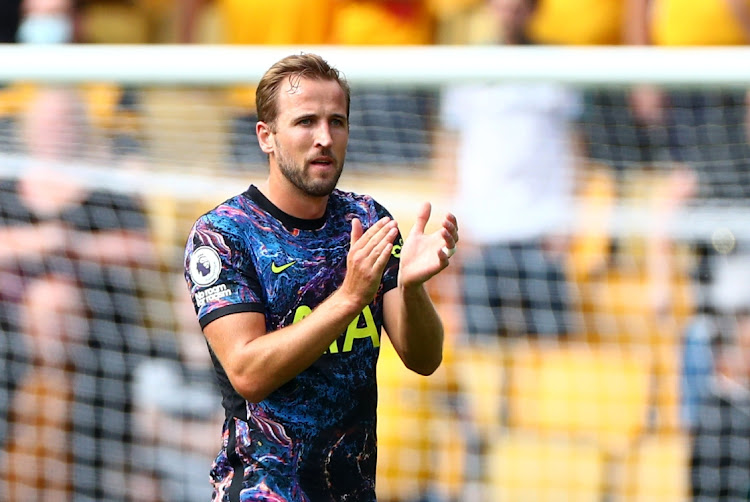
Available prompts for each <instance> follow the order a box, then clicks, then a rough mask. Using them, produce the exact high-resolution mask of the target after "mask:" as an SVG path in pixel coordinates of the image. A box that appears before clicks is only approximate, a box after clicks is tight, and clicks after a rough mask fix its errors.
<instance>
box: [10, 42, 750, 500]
mask: <svg viewBox="0 0 750 502" xmlns="http://www.w3.org/2000/svg"><path fill="white" fill-rule="evenodd" d="M309 50H311V51H314V52H320V53H321V54H322V55H323V56H324V57H325V58H326V59H327V60H328V61H329V62H330V63H332V64H333V65H334V66H336V67H338V68H339V69H340V70H342V72H343V73H344V74H345V75H346V77H347V78H348V80H349V82H350V84H351V86H352V103H351V116H350V122H351V130H350V143H349V149H348V153H347V165H346V169H345V173H344V176H343V177H342V179H341V182H340V186H341V187H343V188H345V189H349V190H353V191H355V192H360V193H368V194H371V195H373V196H374V197H375V198H376V199H377V200H378V201H379V202H381V203H382V204H383V205H384V206H385V207H387V208H388V209H389V210H390V211H391V212H392V213H393V214H394V215H395V217H396V218H397V219H398V220H399V222H400V225H401V231H402V233H404V234H406V233H407V232H408V230H409V229H410V227H411V225H412V223H413V218H414V214H415V211H416V210H417V208H418V207H419V204H420V202H421V201H423V200H429V201H431V202H432V203H433V215H437V216H438V217H439V216H440V215H442V214H443V213H444V212H446V211H453V212H455V213H456V214H458V216H459V223H460V226H461V232H462V237H461V239H462V240H461V243H460V245H459V248H458V253H457V254H456V256H455V257H454V258H452V266H451V267H449V268H448V269H446V270H445V271H444V272H443V273H442V274H440V275H439V276H437V277H435V278H434V279H432V280H431V281H429V282H428V284H427V287H428V290H429V292H430V294H431V296H432V298H433V300H434V301H435V303H436V306H437V308H438V310H439V312H440V314H441V316H442V318H443V320H444V324H445V328H446V332H445V350H444V360H443V364H442V366H441V367H440V369H439V370H438V371H437V372H436V373H435V374H433V375H431V376H429V377H421V376H417V375H415V374H412V373H410V372H409V371H408V370H406V369H405V368H404V367H403V365H402V363H401V362H400V360H399V359H398V356H397V355H396V354H395V351H394V350H393V349H392V347H391V346H390V345H389V344H388V342H387V341H385V340H386V337H383V340H384V342H383V345H382V348H381V355H380V361H379V366H378V374H379V389H380V390H379V409H378V416H379V419H378V420H379V422H378V441H379V442H378V444H379V451H378V459H379V462H378V479H377V490H378V496H379V500H383V501H392V502H411V501H416V500H429V501H440V502H443V501H463V500H478V501H487V502H494V501H498V500H524V501H525V500H529V501H562V500H576V501H587V500H591V501H602V500H618V501H620V500H621V501H646V500H660V501H682V500H686V499H688V498H690V493H691V491H695V492H696V493H698V494H700V496H704V497H706V499H705V500H712V499H715V497H714V495H713V494H718V493H720V492H722V493H732V494H738V495H741V496H743V497H744V496H746V495H747V493H748V487H750V469H749V468H748V460H749V459H750V448H747V447H746V446H747V431H748V430H750V416H748V414H747V409H748V404H749V401H748V399H749V398H748V397H747V396H748V391H750V387H748V385H750V384H748V382H750V378H749V376H750V362H748V361H750V352H748V351H749V350H750V349H748V346H750V260H748V254H747V253H748V248H747V241H748V239H749V238H750V231H748V228H749V227H748V226H747V221H750V219H748V218H749V217H750V213H749V211H748V205H747V200H748V196H750V170H749V169H748V168H749V167H750V155H749V154H750V147H748V144H749V139H748V138H749V136H748V129H747V124H748V123H750V122H748V114H747V103H748V102H750V101H748V98H747V96H746V88H747V87H748V86H749V84H750V70H748V69H747V68H745V67H740V66H738V65H737V64H736V61H738V60H740V61H742V60H746V59H743V58H747V57H748V55H750V54H748V53H747V52H746V51H745V50H744V49H729V48H719V49H685V50H659V49H649V48H618V49H615V48H590V49H573V48H541V47H523V48H509V47H423V48H415V47H401V48H389V49H375V48H358V49H354V48H341V47H316V48H309ZM294 52H300V48H291V47H270V48H258V47H245V48H239V47H231V48H230V47H178V46H152V47H141V46H119V47H115V46H61V47H21V46H12V47H11V46H7V47H0V240H1V241H2V246H0V333H1V334H2V336H1V337H0V355H1V356H2V359H1V360H2V367H3V371H2V372H0V382H1V385H0V411H1V414H0V445H1V446H2V447H1V449H0V483H2V487H1V489H2V491H3V493H5V494H6V497H5V498H7V499H8V500H21V499H23V500H27V499H28V500H47V499H49V500H52V499H55V500H110V501H111V500H115V501H116V500H123V501H124V500H139V501H148V500H153V501H160V500H208V499H209V498H210V495H211V487H210V485H209V482H208V473H209V470H210V466H211V462H212V460H213V458H214V457H215V456H216V454H217V453H218V451H219V449H220V448H221V438H220V430H221V421H222V411H221V403H220V396H219V394H218V391H217V389H216V388H215V382H214V377H213V373H212V368H211V363H210V360H209V359H208V354H207V351H206V347H205V341H204V339H203V337H202V334H201V333H200V329H199V327H198V326H197V323H196V321H195V314H194V312H193V310H192V305H191V304H190V301H189V298H188V297H187V294H186V291H185V287H184V281H183V280H182V273H183V270H182V252H183V248H184V242H185V238H186V237H187V233H188V231H189V229H190V226H191V225H192V223H193V222H194V220H195V219H196V218H197V217H198V216H199V215H200V214H202V213H203V212H205V211H206V210H208V209H210V208H212V207H214V206H215V205H216V204H218V203H220V202H221V201H223V200H225V199H226V198H228V197H231V196H233V195H235V194H237V193H240V192H241V191H243V190H244V189H245V188H247V186H248V185H250V184H252V183H255V184H257V183H260V182H262V181H263V180H264V179H265V177H266V175H267V164H266V162H267V161H266V159H265V158H264V156H263V154H262V153H261V152H260V150H259V148H258V146H257V141H256V138H255V135H254V134H255V133H254V130H255V129H254V128H255V120H256V119H255V115H254V87H253V86H254V83H255V82H257V80H258V79H259V77H260V76H261V74H262V72H263V71H264V70H265V69H266V68H267V67H268V66H269V65H270V64H271V63H273V62H274V61H276V60H278V59H280V58H281V57H283V56H285V55H287V54H291V53H294ZM434 219H435V218H434V217H433V220H434ZM701 500H702V499H701Z"/></svg>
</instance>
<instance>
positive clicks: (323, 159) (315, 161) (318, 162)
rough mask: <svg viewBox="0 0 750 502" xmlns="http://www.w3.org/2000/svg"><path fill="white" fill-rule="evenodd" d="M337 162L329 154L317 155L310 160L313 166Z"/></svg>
mask: <svg viewBox="0 0 750 502" xmlns="http://www.w3.org/2000/svg"><path fill="white" fill-rule="evenodd" d="M334 164H335V161H334V159H333V157H328V156H321V157H315V158H314V159H312V160H311V161H310V165H313V166H320V167H330V166H333V165H334Z"/></svg>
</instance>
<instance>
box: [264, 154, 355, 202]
mask: <svg viewBox="0 0 750 502" xmlns="http://www.w3.org/2000/svg"><path fill="white" fill-rule="evenodd" d="M322 155H326V156H329V157H331V158H333V155H332V154H331V152H323V153H322ZM276 156H277V163H278V166H279V170H280V171H281V174H283V175H284V177H285V178H286V179H287V180H289V182H290V183H291V184H292V185H294V186H295V187H297V188H298V189H299V190H300V191H301V192H302V193H304V194H305V195H310V196H312V197H326V196H328V195H331V193H332V192H333V190H334V189H335V188H336V185H337V184H338V182H339V178H340V177H341V173H342V171H343V160H342V162H341V163H340V164H339V165H338V166H337V172H336V174H335V176H334V177H333V178H330V179H312V178H311V177H310V175H309V164H308V163H306V162H305V163H304V164H302V165H297V164H295V162H294V161H293V160H292V159H290V158H289V156H288V155H287V154H286V152H285V151H283V150H282V149H281V148H277V150H276Z"/></svg>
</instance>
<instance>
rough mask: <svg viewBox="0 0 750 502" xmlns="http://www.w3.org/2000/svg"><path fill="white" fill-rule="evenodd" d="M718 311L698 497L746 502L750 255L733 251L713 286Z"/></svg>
mask: <svg viewBox="0 0 750 502" xmlns="http://www.w3.org/2000/svg"><path fill="white" fill-rule="evenodd" d="M713 290H714V294H713V297H714V301H715V303H716V306H717V311H718V314H719V317H718V323H717V331H716V335H714V336H713V337H712V339H711V353H712V354H713V363H714V368H715V369H714V371H713V375H712V378H711V380H710V383H709V385H708V387H707V392H706V393H705V394H704V395H703V396H702V399H701V401H700V406H699V407H698V409H697V413H696V422H695V426H694V428H693V435H692V437H693V442H692V455H691V461H690V480H691V486H692V500H694V501H695V502H708V501H711V502H728V501H737V502H739V501H746V500H748V494H749V493H750V260H748V258H747V256H730V257H727V258H726V259H724V260H722V261H721V264H720V265H719V266H718V267H717V279H716V282H715V284H714V287H713Z"/></svg>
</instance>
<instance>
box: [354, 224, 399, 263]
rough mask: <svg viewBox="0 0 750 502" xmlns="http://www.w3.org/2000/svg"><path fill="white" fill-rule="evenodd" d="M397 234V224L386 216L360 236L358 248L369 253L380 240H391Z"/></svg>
mask: <svg viewBox="0 0 750 502" xmlns="http://www.w3.org/2000/svg"><path fill="white" fill-rule="evenodd" d="M397 234H398V225H397V223H396V222H395V221H394V220H391V219H390V218H387V219H385V220H381V221H379V222H378V223H376V224H375V225H373V227H371V228H369V229H368V230H367V232H365V234H364V235H363V236H362V239H360V241H361V244H362V245H361V246H360V249H362V251H363V252H364V253H366V254H371V253H372V252H373V250H374V249H375V248H376V246H378V245H379V244H381V243H382V242H384V241H386V242H391V241H393V239H394V237H395V236H396V235H397Z"/></svg>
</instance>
